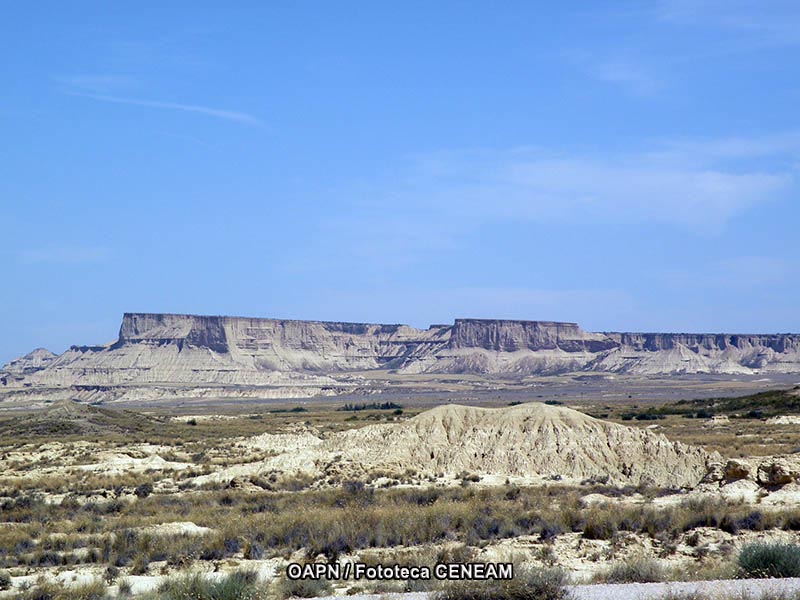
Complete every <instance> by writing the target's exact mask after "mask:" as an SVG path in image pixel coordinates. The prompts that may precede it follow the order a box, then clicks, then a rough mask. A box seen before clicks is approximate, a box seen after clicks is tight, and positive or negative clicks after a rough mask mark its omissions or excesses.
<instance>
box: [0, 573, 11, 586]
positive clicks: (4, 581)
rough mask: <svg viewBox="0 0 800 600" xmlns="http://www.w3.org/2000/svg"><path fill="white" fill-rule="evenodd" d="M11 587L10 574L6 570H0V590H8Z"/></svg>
mask: <svg viewBox="0 0 800 600" xmlns="http://www.w3.org/2000/svg"><path fill="white" fill-rule="evenodd" d="M10 588H11V575H9V574H8V571H0V591H4V590H8V589H10Z"/></svg>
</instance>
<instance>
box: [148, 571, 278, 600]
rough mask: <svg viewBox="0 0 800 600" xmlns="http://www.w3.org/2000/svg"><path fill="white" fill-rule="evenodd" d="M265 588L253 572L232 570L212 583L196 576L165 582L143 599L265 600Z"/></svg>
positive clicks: (269, 596)
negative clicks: (154, 592)
mask: <svg viewBox="0 0 800 600" xmlns="http://www.w3.org/2000/svg"><path fill="white" fill-rule="evenodd" d="M267 598H271V595H270V594H269V593H268V589H267V586H266V585H265V584H263V583H260V582H259V581H258V576H257V574H256V573H255V572H254V571H234V572H233V573H230V574H228V575H225V576H224V577H222V578H220V579H217V580H212V579H209V578H207V577H205V576H203V575H201V574H199V573H194V574H190V575H184V576H182V577H175V578H172V579H167V580H166V581H164V582H163V583H162V584H161V585H160V586H159V587H158V592H157V593H156V594H151V595H148V596H145V597H144V598H143V600H190V599H191V600H267Z"/></svg>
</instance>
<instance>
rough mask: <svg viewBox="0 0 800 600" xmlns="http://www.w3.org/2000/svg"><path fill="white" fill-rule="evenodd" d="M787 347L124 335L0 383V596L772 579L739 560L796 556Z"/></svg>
mask: <svg viewBox="0 0 800 600" xmlns="http://www.w3.org/2000/svg"><path fill="white" fill-rule="evenodd" d="M798 340H800V336H797V335H788V334H787V335H728V334H718V335H695V334H691V335H689V334H629V333H587V332H584V331H582V330H581V329H580V328H579V327H578V326H577V325H575V324H570V323H551V322H536V321H485V320H471V319H463V320H457V321H456V322H455V323H454V324H453V325H435V326H432V327H430V328H429V329H427V330H417V329H413V328H410V327H406V326H397V325H365V324H347V323H320V322H307V321H278V320H270V319H240V318H229V317H193V316H182V315H138V314H127V315H125V317H124V319H123V324H122V327H121V329H120V332H119V336H118V338H117V340H116V341H114V342H112V343H109V344H106V345H100V346H90V347H86V346H80V347H79V346H74V347H72V348H70V349H68V350H67V351H66V352H64V353H63V354H61V355H58V356H57V355H54V354H52V353H50V352H47V351H45V350H36V351H34V352H32V353H30V354H28V355H26V356H23V357H21V358H20V359H17V360H15V361H12V362H11V363H9V364H8V365H6V366H5V367H4V368H3V370H2V373H1V374H0V597H21V598H48V597H49V598H60V597H64V598H72V597H75V598H80V597H85V598H90V597H92V598H101V597H104V595H107V596H120V597H122V596H131V595H132V596H134V597H142V598H195V597H196V598H205V597H208V598H212V597H222V596H214V595H213V594H211V592H209V594H210V595H209V594H207V595H205V596H204V595H202V594H200V593H199V592H191V593H189V592H187V591H186V589H188V587H191V586H192V585H195V586H201V585H212V584H213V585H217V584H218V585H219V586H225V585H233V584H234V583H236V582H237V581H238V582H239V583H240V584H241V585H247V586H256V584H257V585H258V586H261V587H260V588H258V589H259V590H261V591H259V592H258V594H261V593H262V592H263V595H257V594H256V592H255V591H253V593H252V594H251V595H250V596H247V597H249V598H257V597H289V596H293V595H295V596H297V595H301V596H323V595H327V594H332V593H337V594H341V595H344V594H355V593H369V592H374V593H384V592H392V591H417V590H435V589H439V588H440V587H442V586H443V585H444V584H443V583H442V582H439V581H436V580H431V581H419V580H411V579H409V580H395V581H363V580H362V581H353V580H331V581H329V580H325V579H323V580H320V581H306V582H299V583H298V582H291V581H289V580H288V579H287V578H286V577H285V575H284V572H285V569H286V566H287V564H288V563H289V562H300V563H305V562H309V561H319V562H336V563H345V562H348V561H351V562H352V561H358V562H364V563H368V564H372V565H375V564H392V563H399V564H404V565H429V566H432V565H434V564H436V563H441V562H503V561H508V562H513V563H514V564H515V565H516V566H517V568H519V569H525V568H532V569H541V570H542V571H541V572H543V573H545V572H546V573H557V572H558V573H560V574H559V575H558V577H560V578H565V580H566V581H568V582H571V583H573V584H581V583H598V582H622V581H675V580H688V579H729V578H734V577H740V576H763V575H764V574H765V573H766V574H777V573H771V572H766V571H763V570H762V571H759V570H758V569H755V568H753V567H752V564H751V563H748V562H747V560H745V558H743V557H746V556H748V552H751V551H752V550H753V548H756V549H757V548H763V547H765V546H764V545H765V544H773V543H781V544H785V546H781V547H783V548H788V549H789V550H787V552H790V551H793V550H791V549H792V548H795V544H798V543H800V533H798V532H800V505H798V502H800V453H798V452H800V388H799V387H797V385H796V382H797V381H798V380H800V374H798V373H799V372H800V358H799V357H800V354H799V353H800V350H798V343H800V342H798ZM797 556H800V554H798V555H797ZM554 569H555V570H554ZM557 570H560V571H557ZM186 577H189V578H190V579H191V578H192V577H195V579H191V580H190V579H186ZM182 578H183V579H182ZM236 578H239V579H236ZM234 580H235V581H234ZM209 582H210V583H209ZM215 582H216V583H215ZM231 582H233V583H231ZM180 586H184V587H183V588H181V587H180ZM187 586H188V587H187ZM92 589H94V592H92V593H95V595H91V594H90V593H89V591H91V590H92ZM192 589H194V588H192ZM198 589H199V588H198ZM253 589H254V590H255V587H253ZM48 590H49V591H48ZM59 590H60V591H59ZM64 590H66V592H65V591H64ZM87 590H89V591H87ZM181 590H183V591H181ZM59 593H60V594H62V595H61V596H59V595H58V594H59ZM37 594H38V595H37ZM48 594H49V595H48ZM64 594H67V595H64ZM226 597H227V596H226ZM237 597H239V596H237ZM241 597H242V598H244V597H245V596H241Z"/></svg>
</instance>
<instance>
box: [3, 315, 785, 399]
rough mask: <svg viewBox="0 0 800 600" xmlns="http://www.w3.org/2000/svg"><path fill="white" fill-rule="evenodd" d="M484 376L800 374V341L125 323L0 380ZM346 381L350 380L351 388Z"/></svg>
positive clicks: (173, 382)
mask: <svg viewBox="0 0 800 600" xmlns="http://www.w3.org/2000/svg"><path fill="white" fill-rule="evenodd" d="M376 369H384V370H386V369H391V370H395V371H397V372H399V373H401V374H403V373H404V374H414V373H477V374H482V375H486V376H496V375H502V376H508V375H536V374H555V373H565V372H574V371H601V372H613V373H630V374H634V375H653V374H679V373H731V374H752V373H772V372H775V373H796V372H800V335H797V334H779V335H778V334H769V335H738V334H736V335H734V334H665V333H591V332H586V331H584V330H582V329H581V328H580V327H579V326H578V325H577V324H576V323H561V322H552V321H509V320H489V319H457V320H456V321H455V322H454V324H453V325H432V326H431V327H429V328H428V329H416V328H414V327H409V326H407V325H381V324H370V323H343V322H323V321H293V320H283V319H257V318H243V317H220V316H196V315H173V314H145V313H129V314H126V315H125V316H124V317H123V320H122V325H121V327H120V331H119V336H118V338H117V340H116V341H115V342H114V343H112V344H108V345H104V346H73V347H71V348H70V349H69V350H67V351H66V352H64V353H63V354H61V355H60V356H57V357H56V356H54V355H52V354H50V353H47V351H43V350H37V351H35V352H33V353H31V354H29V355H27V356H25V357H22V358H20V359H17V360H16V361H12V362H11V363H9V365H7V366H6V367H5V368H4V370H2V371H0V399H8V398H10V397H15V398H17V399H22V400H37V399H50V400H54V399H75V398H77V399H81V400H85V401H100V400H108V399H144V400H150V399H157V398H175V399H179V398H182V397H202V398H220V397H229V398H230V397H233V398H237V397H259V398H265V397H266V398H269V397H289V396H313V395H319V394H335V393H339V392H342V391H347V390H352V389H353V387H354V386H356V385H357V384H355V383H353V381H352V380H350V381H348V380H347V376H344V375H343V374H346V373H351V372H354V371H369V370H376ZM351 379H352V378H351Z"/></svg>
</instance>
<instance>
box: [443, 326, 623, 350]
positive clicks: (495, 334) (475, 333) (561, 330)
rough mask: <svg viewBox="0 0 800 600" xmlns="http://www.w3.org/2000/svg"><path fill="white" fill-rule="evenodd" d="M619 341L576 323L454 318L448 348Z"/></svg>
mask: <svg viewBox="0 0 800 600" xmlns="http://www.w3.org/2000/svg"><path fill="white" fill-rule="evenodd" d="M618 345H619V343H617V342H614V341H613V340H612V339H610V338H608V337H607V336H605V335H603V334H598V333H587V332H586V331H583V330H582V329H581V328H580V327H579V326H578V324H577V323H558V322H554V321H505V320H488V319H456V321H455V324H454V325H453V327H452V329H451V333H450V344H449V348H451V349H463V348H481V349H483V350H492V351H495V352H517V351H519V350H534V351H536V350H563V351H564V352H601V351H603V350H609V349H611V348H615V347H617V346H618Z"/></svg>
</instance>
